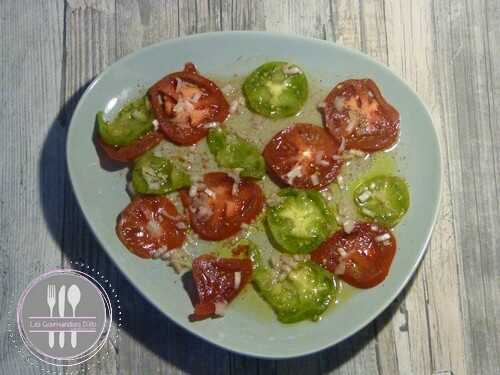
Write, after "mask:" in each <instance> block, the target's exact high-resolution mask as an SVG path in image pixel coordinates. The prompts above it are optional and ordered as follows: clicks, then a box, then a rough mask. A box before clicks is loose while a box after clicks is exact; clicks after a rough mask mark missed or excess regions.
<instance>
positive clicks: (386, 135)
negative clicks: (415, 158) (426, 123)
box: [324, 79, 399, 152]
mask: <svg viewBox="0 0 500 375" xmlns="http://www.w3.org/2000/svg"><path fill="white" fill-rule="evenodd" d="M324 115H325V124H326V128H327V129H328V131H329V132H330V133H331V134H332V135H333V137H335V139H337V140H338V141H339V142H340V141H341V140H342V138H345V140H346V148H347V149H357V150H362V151H366V152H373V151H378V150H383V149H387V148H389V147H391V146H392V145H394V144H395V143H396V141H397V139H398V135H399V112H398V111H397V110H396V109H395V108H394V107H393V106H392V105H390V104H389V103H388V102H387V101H386V100H385V98H384V97H383V96H382V94H381V93H380V90H379V89H378V87H377V85H376V84H375V82H373V81H372V80H371V79H350V80H347V81H344V82H341V83H339V84H338V85H337V86H335V87H334V88H333V89H332V91H330V93H329V94H328V96H327V97H326V99H325V109H324ZM351 116H353V117H356V122H357V125H355V126H354V128H353V129H351V130H349V125H348V124H349V122H350V121H354V120H350V117H351Z"/></svg>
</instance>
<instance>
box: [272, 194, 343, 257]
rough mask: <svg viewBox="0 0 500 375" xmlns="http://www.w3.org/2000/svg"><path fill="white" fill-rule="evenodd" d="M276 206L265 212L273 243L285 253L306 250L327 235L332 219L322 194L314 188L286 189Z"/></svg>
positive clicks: (305, 251)
mask: <svg viewBox="0 0 500 375" xmlns="http://www.w3.org/2000/svg"><path fill="white" fill-rule="evenodd" d="M278 195H279V196H280V197H281V198H282V200H281V202H280V204H279V205H276V206H273V207H270V208H269V209H268V210H267V212H266V223H267V225H268V228H269V232H270V234H271V236H272V238H273V240H274V242H275V243H276V244H277V245H279V247H280V248H281V249H280V250H281V251H282V252H285V253H291V254H303V253H310V252H311V251H312V250H314V249H315V248H317V247H318V246H319V245H320V244H321V243H322V242H323V241H324V240H325V239H327V238H328V236H329V234H330V231H331V229H332V223H334V222H335V218H334V217H333V215H332V213H331V211H330V209H329V207H328V205H327V204H326V202H325V200H324V198H323V196H322V195H321V194H320V193H319V192H318V191H316V190H299V189H292V188H287V189H283V190H281V191H280V192H279V193H278Z"/></svg>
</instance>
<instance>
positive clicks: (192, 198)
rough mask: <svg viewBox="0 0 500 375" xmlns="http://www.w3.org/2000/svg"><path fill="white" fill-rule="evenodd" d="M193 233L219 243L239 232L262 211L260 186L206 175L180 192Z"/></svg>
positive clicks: (222, 175)
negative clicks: (242, 226)
mask: <svg viewBox="0 0 500 375" xmlns="http://www.w3.org/2000/svg"><path fill="white" fill-rule="evenodd" d="M180 196H181V200H182V203H183V205H184V207H185V208H186V210H187V212H188V216H189V221H190V223H191V227H192V228H193V230H194V231H195V232H196V233H197V234H198V235H199V236H200V237H201V238H203V239H205V240H212V241H219V240H223V239H225V238H228V237H231V236H233V235H235V234H236V233H238V231H239V230H240V228H241V225H242V224H244V223H247V224H248V223H250V222H251V221H252V220H254V219H255V218H256V217H257V215H258V214H259V213H260V212H261V211H262V208H263V205H264V196H263V194H262V190H261V189H260V187H259V185H257V184H256V183H254V182H251V181H249V180H246V179H241V180H240V181H239V182H236V181H235V180H234V179H233V177H231V176H229V175H228V174H226V173H222V172H212V173H208V174H206V175H204V176H203V181H202V182H200V183H195V184H194V185H193V186H191V188H190V189H189V190H187V189H184V190H181V192H180Z"/></svg>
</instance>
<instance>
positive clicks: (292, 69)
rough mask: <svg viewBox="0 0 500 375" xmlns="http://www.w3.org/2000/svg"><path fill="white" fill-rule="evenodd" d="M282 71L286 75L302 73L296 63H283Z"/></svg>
mask: <svg viewBox="0 0 500 375" xmlns="http://www.w3.org/2000/svg"><path fill="white" fill-rule="evenodd" d="M283 73H285V74H287V75H292V74H300V73H302V70H300V68H299V67H298V66H296V65H290V64H286V65H283Z"/></svg>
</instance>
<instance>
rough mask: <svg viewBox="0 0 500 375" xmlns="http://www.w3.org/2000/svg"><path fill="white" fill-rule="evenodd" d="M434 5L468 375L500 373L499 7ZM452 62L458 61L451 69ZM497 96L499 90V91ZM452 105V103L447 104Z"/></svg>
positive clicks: (453, 4) (456, 4)
mask: <svg viewBox="0 0 500 375" xmlns="http://www.w3.org/2000/svg"><path fill="white" fill-rule="evenodd" d="M477 5H478V4H477V3H475V2H468V1H459V2H452V3H450V4H444V3H443V4H442V3H436V6H435V14H436V19H438V17H439V21H440V22H436V25H437V27H438V29H437V30H436V36H437V38H436V42H437V48H436V50H437V51H440V53H439V54H438V63H437V65H438V66H440V67H441V68H442V70H441V74H443V75H445V76H446V77H447V78H449V80H448V81H447V84H443V92H442V97H443V100H445V101H448V100H449V102H448V103H447V104H448V107H447V108H448V111H449V112H448V116H447V126H446V127H445V130H446V131H445V135H446V137H447V139H448V144H447V150H446V151H447V156H448V162H449V164H450V183H451V189H452V192H453V194H452V204H453V214H454V229H455V233H456V236H457V242H458V244H457V245H458V248H457V250H458V254H459V263H458V265H459V273H460V276H461V277H460V285H461V294H460V297H461V309H462V312H463V315H464V324H465V330H464V333H465V335H464V340H465V356H466V359H467V363H466V364H467V370H468V372H470V373H473V372H474V373H481V374H492V373H495V372H498V369H499V368H500V362H499V361H500V359H499V357H498V353H500V347H499V343H500V327H499V321H498V316H499V307H498V302H494V301H498V296H499V291H500V283H499V280H500V277H499V275H500V272H499V271H498V269H499V268H498V266H499V260H498V255H497V246H498V243H499V239H500V235H499V233H498V231H497V230H496V226H497V224H498V222H499V219H500V218H499V214H500V212H499V201H498V198H499V189H498V181H497V179H498V155H499V153H500V148H499V147H500V146H499V140H500V137H499V132H498V124H497V123H496V122H493V121H495V120H496V119H498V108H495V106H494V100H495V93H498V82H495V80H498V78H499V75H498V69H497V68H496V65H497V64H498V60H494V57H497V58H498V55H497V56H495V55H494V54H495V52H494V51H495V48H492V47H491V41H492V40H498V36H499V35H500V23H499V16H500V9H499V7H498V3H496V2H490V3H488V4H487V5H488V7H487V8H486V7H484V6H481V7H478V6H477ZM450 61H451V62H453V63H452V64H450ZM495 90H496V91H495ZM448 98H449V99H448Z"/></svg>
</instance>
